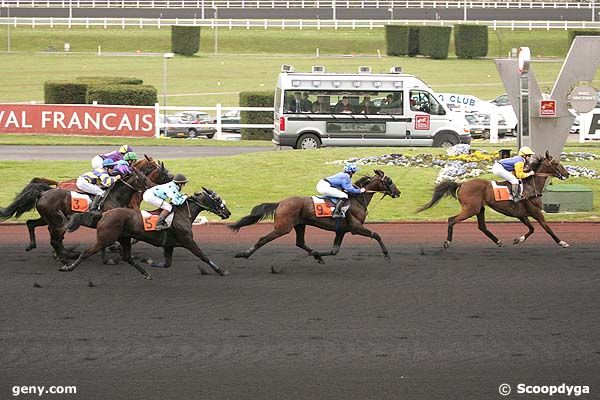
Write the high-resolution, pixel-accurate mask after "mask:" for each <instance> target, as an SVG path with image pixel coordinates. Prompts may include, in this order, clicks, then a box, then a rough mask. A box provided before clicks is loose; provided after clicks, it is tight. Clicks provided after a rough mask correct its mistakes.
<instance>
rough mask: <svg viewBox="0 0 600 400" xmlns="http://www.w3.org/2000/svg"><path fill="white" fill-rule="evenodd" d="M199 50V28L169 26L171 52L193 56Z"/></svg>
mask: <svg viewBox="0 0 600 400" xmlns="http://www.w3.org/2000/svg"><path fill="white" fill-rule="evenodd" d="M198 50H200V27H199V26H180V25H171V51H172V52H173V53H175V54H181V55H182V56H193V55H194V54H196V53H197V52H198Z"/></svg>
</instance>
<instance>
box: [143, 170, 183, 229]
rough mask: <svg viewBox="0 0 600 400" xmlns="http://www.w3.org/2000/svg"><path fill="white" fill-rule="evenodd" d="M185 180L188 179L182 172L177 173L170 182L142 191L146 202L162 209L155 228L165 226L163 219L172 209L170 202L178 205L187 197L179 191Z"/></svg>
mask: <svg viewBox="0 0 600 400" xmlns="http://www.w3.org/2000/svg"><path fill="white" fill-rule="evenodd" d="M187 182H188V180H187V178H186V177H185V176H184V175H183V174H177V175H175V178H173V180H172V181H171V182H168V183H165V184H162V185H157V186H154V187H151V188H150V189H148V190H146V191H145V192H144V196H143V197H144V201H145V202H146V203H149V204H152V205H153V206H155V207H158V208H161V209H162V211H161V212H160V216H159V218H158V222H157V223H156V227H157V229H161V228H163V229H164V228H166V226H165V224H164V221H165V219H166V218H167V217H168V216H169V214H170V213H171V211H172V210H173V206H172V205H171V204H174V205H176V206H178V205H181V204H183V203H184V202H185V200H186V199H187V195H186V194H182V193H181V190H182V189H183V186H184V185H185V184H186V183H187Z"/></svg>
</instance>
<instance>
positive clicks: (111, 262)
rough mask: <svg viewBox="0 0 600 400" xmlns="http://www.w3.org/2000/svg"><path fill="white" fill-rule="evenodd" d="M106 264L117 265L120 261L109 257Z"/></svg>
mask: <svg viewBox="0 0 600 400" xmlns="http://www.w3.org/2000/svg"><path fill="white" fill-rule="evenodd" d="M104 264H105V265H117V264H118V261H116V260H114V259H112V258H109V259H108V260H106V261H105V262H104Z"/></svg>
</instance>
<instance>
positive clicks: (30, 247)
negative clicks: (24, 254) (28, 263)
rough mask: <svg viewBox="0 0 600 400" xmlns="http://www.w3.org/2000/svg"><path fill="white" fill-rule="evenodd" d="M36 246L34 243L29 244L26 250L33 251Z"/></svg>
mask: <svg viewBox="0 0 600 400" xmlns="http://www.w3.org/2000/svg"><path fill="white" fill-rule="evenodd" d="M35 248H36V246H35V245H33V246H32V245H29V246H27V248H26V249H25V251H31V250H33V249H35Z"/></svg>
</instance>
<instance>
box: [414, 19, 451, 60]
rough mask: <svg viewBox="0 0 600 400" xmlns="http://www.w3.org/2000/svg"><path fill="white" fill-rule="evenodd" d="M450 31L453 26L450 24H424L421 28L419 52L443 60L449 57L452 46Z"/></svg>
mask: <svg viewBox="0 0 600 400" xmlns="http://www.w3.org/2000/svg"><path fill="white" fill-rule="evenodd" d="M450 33H452V28H451V27H449V26H422V27H420V28H419V53H420V54H422V55H424V56H426V57H431V58H435V59H436V60H443V59H446V58H448V48H449V47H450Z"/></svg>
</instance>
